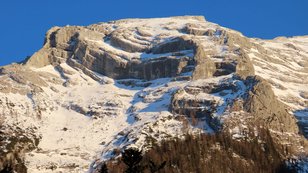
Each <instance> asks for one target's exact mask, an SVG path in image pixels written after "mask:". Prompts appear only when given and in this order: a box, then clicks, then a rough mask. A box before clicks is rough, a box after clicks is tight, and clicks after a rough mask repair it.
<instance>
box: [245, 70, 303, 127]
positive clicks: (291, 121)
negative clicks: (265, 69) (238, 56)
mask: <svg viewBox="0 0 308 173" xmlns="http://www.w3.org/2000/svg"><path fill="white" fill-rule="evenodd" d="M245 82H246V83H247V85H250V86H251V89H250V90H249V92H248V96H247V98H246V99H245V103H244V108H245V110H246V111H247V112H249V113H251V114H252V115H253V116H254V117H255V119H256V121H257V122H258V121H259V122H260V123H261V124H264V125H266V126H268V127H269V128H270V129H273V130H276V131H279V132H282V133H283V132H291V133H298V132H299V130H298V126H297V123H296V122H297V121H296V119H295V118H294V116H292V115H290V113H289V112H288V107H287V106H286V105H285V104H283V103H282V102H280V101H279V100H278V99H277V97H276V96H275V94H274V92H273V90H272V88H271V86H270V84H269V83H268V82H267V81H265V80H264V79H262V78H261V77H258V76H256V77H249V78H248V79H247V80H246V81H245Z"/></svg>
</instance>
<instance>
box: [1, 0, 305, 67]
mask: <svg viewBox="0 0 308 173" xmlns="http://www.w3.org/2000/svg"><path fill="white" fill-rule="evenodd" d="M178 15H203V16H205V18H206V19H207V20H209V21H211V22H214V23H218V24H220V25H222V26H225V27H228V28H232V29H236V30H238V31H240V32H242V33H243V34H244V35H246V36H249V37H259V38H274V37H277V36H281V35H284V36H294V35H308V0H251V1H249V0H217V1H215V0H153V1H152V0H112V1H107V0H1V1H0V22H1V26H0V66H1V65H5V64H9V63H12V62H16V61H17V62H18V61H21V60H23V59H24V58H25V57H26V56H27V55H32V54H33V53H34V52H35V51H37V50H38V49H39V48H40V47H41V46H42V44H43V40H44V35H45V32H46V31H47V30H48V29H49V28H50V27H52V26H65V25H67V24H69V25H89V24H92V23H96V22H104V21H109V20H115V19H122V18H136V17H139V18H149V17H166V16H178Z"/></svg>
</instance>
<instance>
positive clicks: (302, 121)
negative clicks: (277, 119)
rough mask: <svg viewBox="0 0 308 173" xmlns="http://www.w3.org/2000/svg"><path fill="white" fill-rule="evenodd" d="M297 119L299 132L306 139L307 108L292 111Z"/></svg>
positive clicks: (307, 126)
mask: <svg viewBox="0 0 308 173" xmlns="http://www.w3.org/2000/svg"><path fill="white" fill-rule="evenodd" d="M293 113H294V115H295V117H296V119H297V120H298V123H297V124H298V127H299V129H300V132H301V133H302V134H303V135H304V136H305V138H306V139H308V108H305V109H301V110H296V111H294V112H293Z"/></svg>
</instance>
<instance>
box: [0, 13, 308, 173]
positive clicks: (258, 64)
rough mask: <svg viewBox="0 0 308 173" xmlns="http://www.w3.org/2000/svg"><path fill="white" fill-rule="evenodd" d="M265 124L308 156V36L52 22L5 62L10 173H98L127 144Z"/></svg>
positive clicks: (153, 23)
mask: <svg viewBox="0 0 308 173" xmlns="http://www.w3.org/2000/svg"><path fill="white" fill-rule="evenodd" d="M260 127H263V128H266V129H268V130H269V131H270V134H271V136H272V138H273V139H274V141H275V142H276V143H277V144H279V145H282V146H283V148H284V149H283V150H281V155H283V156H284V157H285V158H298V157H300V156H301V157H303V156H304V157H306V156H307V154H308V143H307V139H306V138H307V137H308V36H298V37H291V38H286V37H278V38H275V39H273V40H262V39H257V38H247V37H245V36H244V35H242V34H241V33H240V32H237V31H234V30H231V29H228V28H225V27H221V26H219V25H217V24H214V23H211V22H208V21H206V19H205V18H204V17H202V16H181V17H170V18H153V19H124V20H118V21H110V22H106V23H105V22H103V23H97V24H93V25H89V26H65V27H53V28H51V29H50V30H49V31H48V32H47V33H46V36H45V41H44V45H43V47H42V48H41V49H40V50H39V51H38V52H36V53H34V54H33V55H32V56H31V57H29V58H28V59H25V61H24V62H22V63H20V64H11V65H8V66H4V67H0V144H1V145H0V148H1V149H0V170H4V169H6V168H7V167H8V166H10V167H12V168H13V169H14V170H15V171H16V172H18V173H25V172H29V173H49V172H50V173H51V172H59V173H60V172H66V173H81V172H89V173H95V172H96V171H98V170H97V165H99V164H100V163H102V162H104V161H106V160H109V159H112V158H116V157H118V155H119V154H120V153H121V151H123V149H125V148H129V147H137V148H139V149H142V150H143V151H146V150H148V149H149V148H150V147H151V145H152V143H153V141H154V142H156V143H159V142H160V141H162V140H168V139H172V138H175V137H178V138H181V137H182V136H183V135H184V134H186V133H192V134H194V133H208V134H213V133H218V132H219V131H225V132H228V133H229V134H230V135H231V136H232V138H233V139H234V140H241V139H242V138H245V131H247V129H251V128H252V129H258V128H260ZM255 133H256V135H258V131H257V130H256V132H255ZM305 136H306V138H305ZM119 151H120V152H119ZM302 170H303V171H305V168H302ZM306 171H307V170H306Z"/></svg>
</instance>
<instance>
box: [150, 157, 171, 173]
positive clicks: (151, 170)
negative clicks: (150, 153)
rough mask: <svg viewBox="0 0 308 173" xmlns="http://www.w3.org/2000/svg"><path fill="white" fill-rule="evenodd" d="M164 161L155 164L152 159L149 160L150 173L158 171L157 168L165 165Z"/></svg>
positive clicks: (159, 168)
mask: <svg viewBox="0 0 308 173" xmlns="http://www.w3.org/2000/svg"><path fill="white" fill-rule="evenodd" d="M166 163H167V162H166V161H164V162H163V163H161V164H157V165H156V164H155V163H154V162H153V161H152V160H150V164H149V168H150V172H151V173H155V172H158V171H159V170H161V169H163V168H164V167H165V166H166Z"/></svg>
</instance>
